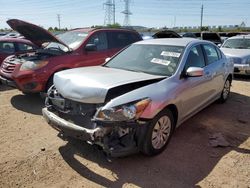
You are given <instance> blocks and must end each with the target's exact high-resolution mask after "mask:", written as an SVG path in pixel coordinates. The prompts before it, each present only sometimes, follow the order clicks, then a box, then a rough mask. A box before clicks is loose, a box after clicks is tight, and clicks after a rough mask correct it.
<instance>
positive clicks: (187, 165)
mask: <svg viewBox="0 0 250 188" xmlns="http://www.w3.org/2000/svg"><path fill="white" fill-rule="evenodd" d="M249 104H250V98H249V97H247V96H244V95H240V94H237V93H231V97H230V99H229V100H228V101H227V102H226V103H225V104H217V103H214V104H212V105H210V106H209V107H207V108H206V109H204V110H203V111H201V112H200V113H198V114H197V115H195V116H194V117H193V118H191V119H189V120H188V121H186V122H185V123H184V124H183V125H181V126H180V128H178V129H177V130H176V131H175V133H174V135H173V137H172V140H171V141H170V143H169V145H168V147H167V149H166V150H165V151H164V152H163V153H162V154H160V155H158V156H155V157H146V156H143V155H142V154H136V155H133V156H129V157H125V158H117V159H114V160H113V162H112V163H109V162H107V161H106V159H105V157H104V155H103V153H102V152H101V151H99V150H97V148H96V147H93V146H90V145H88V144H84V143H82V142H81V141H77V140H74V139H70V140H69V141H68V142H67V144H66V145H65V146H62V147H60V148H59V152H60V153H61V155H62V157H63V158H64V160H65V161H66V162H67V164H68V165H69V166H70V167H71V168H72V169H74V170H75V171H76V172H77V173H78V174H80V175H81V176H82V177H84V178H87V179H88V180H90V181H92V182H95V183H97V184H99V185H101V186H104V187H122V186H123V185H124V184H126V183H131V184H134V185H136V186H139V187H182V188H183V187H195V186H196V185H197V183H199V182H200V181H201V180H203V179H204V178H206V177H207V176H208V174H209V173H210V172H211V171H212V170H213V169H214V167H215V166H216V165H217V163H218V162H219V161H220V160H221V159H222V157H223V156H224V155H226V154H227V153H228V152H230V151H233V150H235V151H237V152H240V153H243V154H250V150H248V149H242V148H239V145H240V144H241V143H243V142H244V141H245V140H246V139H248V137H249V135H250V128H249V126H247V124H249V123H250V119H249V117H250V106H249ZM243 111H244V112H246V113H245V114H242V113H238V112H243ZM214 133H222V134H223V135H224V137H225V138H226V139H227V141H228V142H229V143H230V147H216V148H214V147H211V146H209V137H210V136H211V135H213V134H214ZM76 156H77V157H76ZM79 158H80V159H79ZM81 159H87V160H90V161H93V162H94V163H97V164H98V165H99V166H100V168H106V169H108V170H110V171H112V173H113V174H115V177H116V180H115V181H111V180H110V179H108V178H106V177H104V176H103V175H101V174H97V173H95V169H91V167H89V166H88V165H84V163H82V161H81Z"/></svg>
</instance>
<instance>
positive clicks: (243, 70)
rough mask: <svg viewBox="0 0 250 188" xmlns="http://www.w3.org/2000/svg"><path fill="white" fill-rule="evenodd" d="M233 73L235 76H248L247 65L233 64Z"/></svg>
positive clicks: (248, 69) (249, 71) (248, 68)
mask: <svg viewBox="0 0 250 188" xmlns="http://www.w3.org/2000/svg"><path fill="white" fill-rule="evenodd" d="M234 73H236V74H250V65H249V64H236V63H235V64H234Z"/></svg>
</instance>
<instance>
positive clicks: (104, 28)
mask: <svg viewBox="0 0 250 188" xmlns="http://www.w3.org/2000/svg"><path fill="white" fill-rule="evenodd" d="M95 30H108V31H114V30H115V31H132V32H136V31H135V30H133V29H127V28H109V27H97V28H90V27H87V28H75V29H72V30H70V31H82V32H87V33H89V32H91V31H95Z"/></svg>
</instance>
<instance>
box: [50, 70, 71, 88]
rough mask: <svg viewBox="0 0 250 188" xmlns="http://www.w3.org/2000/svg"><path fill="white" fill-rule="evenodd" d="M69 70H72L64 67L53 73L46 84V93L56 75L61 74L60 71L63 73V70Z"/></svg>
mask: <svg viewBox="0 0 250 188" xmlns="http://www.w3.org/2000/svg"><path fill="white" fill-rule="evenodd" d="M67 69H70V68H67V67H64V68H60V69H57V70H55V71H54V72H52V73H51V75H50V76H49V78H48V80H47V82H46V86H45V91H47V90H48V89H49V88H48V87H49V85H50V82H51V81H53V80H52V79H53V77H54V74H55V73H57V72H59V71H63V70H67Z"/></svg>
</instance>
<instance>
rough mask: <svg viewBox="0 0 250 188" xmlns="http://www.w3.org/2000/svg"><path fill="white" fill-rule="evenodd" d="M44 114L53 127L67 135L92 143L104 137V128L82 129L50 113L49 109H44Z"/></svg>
mask: <svg viewBox="0 0 250 188" xmlns="http://www.w3.org/2000/svg"><path fill="white" fill-rule="evenodd" d="M42 113H43V117H44V118H45V119H46V121H47V122H48V124H49V125H50V126H51V127H53V128H54V129H56V130H58V131H60V132H62V133H64V134H65V135H69V136H71V137H75V138H77V139H80V140H84V141H90V142H95V141H96V139H97V138H98V137H99V136H100V135H103V128H100V127H96V128H94V129H87V128H84V127H81V126H79V125H76V124H74V123H71V122H68V121H66V120H64V119H62V118H60V117H58V116H57V115H56V114H55V113H53V112H51V111H49V110H48V108H47V107H45V108H43V109H42Z"/></svg>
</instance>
